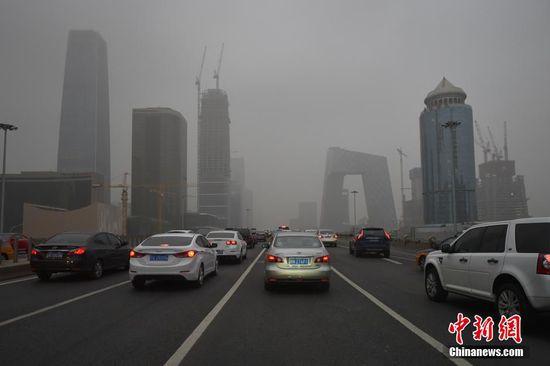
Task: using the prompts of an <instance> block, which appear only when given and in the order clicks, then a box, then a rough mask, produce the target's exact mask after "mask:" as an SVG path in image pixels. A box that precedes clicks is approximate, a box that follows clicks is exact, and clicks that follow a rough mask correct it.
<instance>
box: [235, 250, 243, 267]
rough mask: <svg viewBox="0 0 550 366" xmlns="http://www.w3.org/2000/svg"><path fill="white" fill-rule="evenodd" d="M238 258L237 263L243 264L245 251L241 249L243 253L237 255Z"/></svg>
mask: <svg viewBox="0 0 550 366" xmlns="http://www.w3.org/2000/svg"><path fill="white" fill-rule="evenodd" d="M235 258H236V259H237V264H241V263H242V262H243V252H242V251H241V254H240V255H238V256H235Z"/></svg>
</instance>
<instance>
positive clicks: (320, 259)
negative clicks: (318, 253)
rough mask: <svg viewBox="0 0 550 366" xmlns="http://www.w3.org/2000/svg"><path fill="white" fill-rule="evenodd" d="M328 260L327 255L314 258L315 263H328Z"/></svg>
mask: <svg viewBox="0 0 550 366" xmlns="http://www.w3.org/2000/svg"><path fill="white" fill-rule="evenodd" d="M329 260H330V257H329V256H328V255H324V256H322V257H317V258H315V263H328V262H329Z"/></svg>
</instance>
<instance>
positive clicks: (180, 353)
mask: <svg viewBox="0 0 550 366" xmlns="http://www.w3.org/2000/svg"><path fill="white" fill-rule="evenodd" d="M264 252H265V249H262V251H261V252H260V253H259V254H258V256H257V257H256V258H255V259H254V261H253V262H252V263H250V265H249V266H248V268H247V269H246V270H245V271H244V272H243V274H242V275H241V277H239V279H238V280H237V281H236V282H235V283H234V284H233V286H232V287H231V288H230V289H229V291H227V293H226V294H225V295H224V296H223V297H222V298H221V300H220V301H218V303H217V304H216V305H215V306H214V308H213V309H212V310H210V312H209V313H208V314H207V315H206V317H205V318H204V319H203V320H202V321H201V322H200V324H199V325H197V327H196V328H195V329H194V330H193V332H192V333H191V334H190V335H189V337H187V339H186V340H185V341H184V342H183V343H182V345H181V346H179V348H178V349H177V350H176V352H175V353H174V354H173V355H172V356H171V357H170V358H169V359H168V361H166V363H165V364H164V366H176V365H179V364H180V363H181V362H182V361H183V359H184V358H185V356H187V354H188V353H189V351H190V350H191V348H193V346H194V345H195V343H197V341H198V340H199V338H200V337H201V336H202V334H203V333H204V331H205V330H206V328H208V326H209V325H210V323H212V321H214V319H215V318H216V316H217V315H218V313H219V312H220V311H221V310H222V308H223V307H224V305H225V304H226V303H227V302H228V301H229V299H231V297H232V296H233V294H234V293H235V292H236V291H237V289H238V288H239V286H240V285H241V283H243V281H244V279H245V278H246V276H248V274H249V273H250V271H251V270H252V267H254V265H255V264H256V262H257V261H258V259H259V258H260V257H261V256H262V254H263V253H264Z"/></svg>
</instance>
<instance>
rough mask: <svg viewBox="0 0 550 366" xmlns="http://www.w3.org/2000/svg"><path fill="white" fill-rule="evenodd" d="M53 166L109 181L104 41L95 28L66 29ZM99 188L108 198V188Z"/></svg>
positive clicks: (107, 199)
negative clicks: (61, 96) (55, 152)
mask: <svg viewBox="0 0 550 366" xmlns="http://www.w3.org/2000/svg"><path fill="white" fill-rule="evenodd" d="M57 170H58V171H59V172H62V173H98V174H100V175H101V176H102V177H103V181H104V182H105V184H107V185H108V184H110V182H111V153H110V129H109V76H108V70H107V45H106V43H105V40H103V38H102V37H101V35H99V33H97V32H95V31H91V30H71V31H70V32H69V39H68V42H67V57H66V60H65V79H64V81H63V99H62V105H61V123H60V129H59V150H58V155H57ZM102 190H103V199H101V201H103V202H108V201H109V200H110V199H109V197H110V194H109V192H110V190H109V189H108V188H103V189H102Z"/></svg>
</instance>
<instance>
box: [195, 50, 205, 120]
mask: <svg viewBox="0 0 550 366" xmlns="http://www.w3.org/2000/svg"><path fill="white" fill-rule="evenodd" d="M205 58H206V46H204V50H203V51H202V61H201V68H200V70H199V74H198V75H197V76H196V77H195V85H196V86H197V123H198V121H199V117H200V115H201V77H202V69H203V68H204V59H205Z"/></svg>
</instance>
